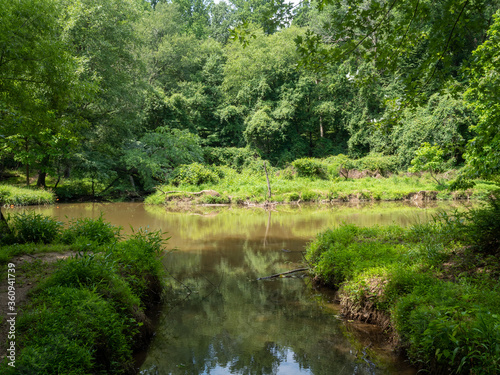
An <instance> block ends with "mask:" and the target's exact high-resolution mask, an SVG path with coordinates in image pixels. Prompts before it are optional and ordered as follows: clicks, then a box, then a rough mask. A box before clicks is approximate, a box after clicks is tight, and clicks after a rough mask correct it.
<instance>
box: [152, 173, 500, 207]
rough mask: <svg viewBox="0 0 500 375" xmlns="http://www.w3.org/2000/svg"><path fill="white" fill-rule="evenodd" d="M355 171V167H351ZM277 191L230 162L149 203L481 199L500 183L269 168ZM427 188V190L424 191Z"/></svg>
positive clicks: (181, 179) (180, 179)
mask: <svg viewBox="0 0 500 375" xmlns="http://www.w3.org/2000/svg"><path fill="white" fill-rule="evenodd" d="M351 172H352V171H351ZM268 174H269V179H270V185H271V192H272V196H271V198H269V196H268V187H267V180H266V175H265V172H264V170H263V168H254V169H243V170H242V171H241V172H238V171H236V170H234V169H232V168H229V167H224V166H222V167H212V168H207V167H204V166H201V165H198V166H196V167H194V166H187V167H186V169H185V170H184V171H183V172H182V173H180V172H179V175H178V176H177V178H175V179H173V180H172V182H171V183H170V184H167V185H164V186H160V187H158V188H157V191H156V193H154V194H153V195H151V196H149V197H147V198H146V200H145V202H146V203H147V204H165V203H167V204H168V203H171V202H193V203H197V204H217V203H219V204H220V203H238V204H243V203H247V202H252V203H263V202H266V201H271V202H277V203H289V202H329V201H352V200H372V201H379V200H380V201H392V200H406V199H417V200H418V199H423V200H429V199H444V200H449V199H468V198H472V199H476V198H482V197H485V196H487V195H489V194H490V193H491V192H492V191H495V190H498V189H499V188H498V186H497V185H495V184H491V183H487V182H481V181H477V182H476V183H475V185H474V187H473V188H471V189H468V190H461V191H452V190H450V189H448V188H446V187H444V186H442V185H439V184H438V183H436V181H435V180H434V179H432V178H431V177H430V176H429V175H427V174H423V175H408V174H405V173H402V172H400V173H394V174H392V175H388V176H387V177H384V176H382V175H380V174H377V175H375V172H373V173H371V174H372V175H373V176H369V174H370V173H368V171H364V172H360V175H363V174H364V175H365V176H366V175H367V174H368V176H366V177H362V178H344V177H338V175H337V176H334V175H331V174H330V175H329V174H326V175H322V174H320V175H315V174H311V175H309V176H305V175H304V174H303V173H302V174H300V173H298V172H297V170H295V169H292V168H290V169H284V170H279V169H274V168H268ZM422 192H423V193H422Z"/></svg>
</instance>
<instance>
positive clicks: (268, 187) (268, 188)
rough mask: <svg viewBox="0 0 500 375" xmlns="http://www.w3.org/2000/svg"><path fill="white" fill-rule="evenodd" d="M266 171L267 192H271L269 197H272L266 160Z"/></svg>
mask: <svg viewBox="0 0 500 375" xmlns="http://www.w3.org/2000/svg"><path fill="white" fill-rule="evenodd" d="M264 171H265V172H266V179H267V192H268V193H269V198H271V184H270V183H269V176H268V174H267V168H266V162H264Z"/></svg>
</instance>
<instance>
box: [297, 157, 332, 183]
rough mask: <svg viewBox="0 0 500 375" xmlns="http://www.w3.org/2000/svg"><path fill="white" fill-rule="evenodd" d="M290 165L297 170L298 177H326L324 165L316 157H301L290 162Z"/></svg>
mask: <svg viewBox="0 0 500 375" xmlns="http://www.w3.org/2000/svg"><path fill="white" fill-rule="evenodd" d="M292 166H293V167H294V168H295V170H296V171H297V174H298V175H299V177H311V178H314V177H316V178H322V179H326V178H327V170H326V168H325V165H324V164H323V163H322V162H320V161H319V160H318V159H313V158H302V159H297V160H295V161H293V162H292Z"/></svg>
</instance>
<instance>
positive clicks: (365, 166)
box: [355, 153, 397, 175]
mask: <svg viewBox="0 0 500 375" xmlns="http://www.w3.org/2000/svg"><path fill="white" fill-rule="evenodd" d="M355 163H356V165H355V168H356V169H358V170H367V171H370V172H376V171H378V172H380V174H382V175H385V174H387V173H389V172H396V171H397V159H396V157H395V156H385V155H382V154H377V153H373V154H369V155H367V156H365V157H363V158H361V159H359V160H356V161H355Z"/></svg>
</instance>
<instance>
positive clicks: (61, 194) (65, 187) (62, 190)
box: [54, 179, 104, 200]
mask: <svg viewBox="0 0 500 375" xmlns="http://www.w3.org/2000/svg"><path fill="white" fill-rule="evenodd" d="M96 185H97V186H96ZM92 189H93V190H92ZM96 189H98V191H100V190H102V189H104V185H102V184H101V183H97V184H96V183H95V182H94V183H92V181H91V180H90V179H71V180H66V179H64V180H62V183H61V184H60V185H58V186H57V187H56V188H55V189H54V192H55V194H56V195H57V197H58V198H59V199H61V200H69V199H73V198H77V197H84V196H91V195H93V194H94V193H95V191H96Z"/></svg>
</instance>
